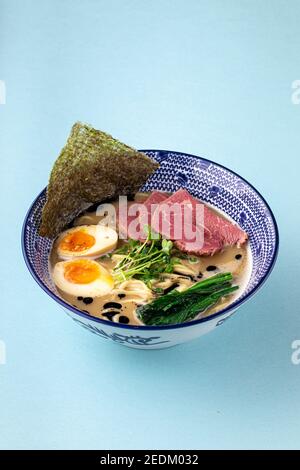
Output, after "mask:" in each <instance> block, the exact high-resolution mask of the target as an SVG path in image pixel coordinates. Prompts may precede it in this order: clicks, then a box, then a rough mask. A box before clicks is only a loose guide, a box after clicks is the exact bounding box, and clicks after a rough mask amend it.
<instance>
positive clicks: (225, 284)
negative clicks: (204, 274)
mask: <svg viewBox="0 0 300 470" xmlns="http://www.w3.org/2000/svg"><path fill="white" fill-rule="evenodd" d="M232 279H233V278H232V274H231V273H224V274H216V275H215V276H212V277H210V278H208V279H205V280H203V281H200V282H197V283H196V284H194V285H192V286H191V287H189V288H188V289H186V290H185V291H183V292H178V291H176V290H173V291H171V292H170V293H169V294H166V295H164V296H162V297H159V298H157V299H156V300H154V301H153V302H151V303H149V304H146V305H142V306H140V307H138V309H137V315H138V317H139V318H140V319H141V320H142V322H143V323H144V324H145V325H152V326H153V325H173V324H175V323H184V322H186V321H189V320H192V319H193V318H195V317H196V316H197V315H198V314H199V313H201V312H203V311H205V310H206V309H207V308H209V307H212V306H213V305H215V304H216V303H217V302H218V301H219V300H220V299H221V298H222V297H225V296H227V295H230V294H232V293H233V292H234V291H236V290H237V289H238V286H232V284H231V282H232Z"/></svg>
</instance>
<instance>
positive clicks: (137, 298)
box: [50, 193, 251, 325]
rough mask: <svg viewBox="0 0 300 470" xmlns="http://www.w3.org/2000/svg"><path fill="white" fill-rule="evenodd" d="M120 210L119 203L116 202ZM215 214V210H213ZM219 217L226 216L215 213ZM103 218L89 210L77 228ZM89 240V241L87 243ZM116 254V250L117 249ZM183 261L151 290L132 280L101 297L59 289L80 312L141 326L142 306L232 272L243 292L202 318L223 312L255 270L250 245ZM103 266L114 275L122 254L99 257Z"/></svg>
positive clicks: (53, 259) (55, 251)
mask: <svg viewBox="0 0 300 470" xmlns="http://www.w3.org/2000/svg"><path fill="white" fill-rule="evenodd" d="M148 196H149V194H147V193H137V194H136V195H135V201H136V202H143V201H144V200H145V199H146V198H147V197H148ZM113 204H114V206H115V207H116V209H117V208H118V201H115V202H113ZM213 210H214V211H215V209H213ZM215 212H217V214H218V215H219V216H222V217H224V214H222V213H220V212H219V211H215ZM101 218H102V217H101V216H97V215H96V212H95V211H87V212H85V213H84V214H83V215H81V216H80V217H77V218H76V219H75V220H74V223H73V225H74V226H80V225H86V226H89V225H96V224H98V222H99V221H100V220H101ZM88 241H89V239H88V238H87V243H88ZM58 243H59V242H58V240H56V241H55V242H54V244H53V247H52V251H51V256H50V267H51V269H53V268H54V266H55V265H56V263H58V262H59V261H62V258H61V257H60V256H59V254H58ZM124 243H126V242H124V240H118V242H117V249H118V248H120V247H121V246H122V245H124ZM114 251H115V250H114ZM179 258H180V261H179V262H178V263H175V264H174V266H173V272H171V273H162V275H161V276H160V277H159V279H156V280H155V281H154V282H153V284H152V287H153V289H149V288H148V287H147V286H146V285H145V284H144V283H143V282H142V281H140V280H137V279H134V278H131V279H128V280H124V281H123V282H120V283H118V285H117V286H115V287H114V288H113V289H112V290H111V291H110V292H108V293H107V294H104V295H103V296H101V297H97V296H96V297H92V296H86V297H85V296H84V295H70V294H68V293H66V292H64V291H62V290H61V289H59V288H58V291H59V293H60V295H61V297H62V298H63V299H65V300H66V301H67V302H68V303H69V304H71V305H73V306H74V307H77V308H78V309H80V310H82V311H84V312H86V313H88V314H90V315H92V316H94V317H98V318H101V319H103V320H108V321H113V322H118V323H123V324H132V325H141V324H143V323H142V322H141V320H140V319H139V318H138V316H137V314H136V311H137V308H138V307H139V306H140V305H143V304H145V303H148V302H151V301H152V300H154V299H155V298H156V297H158V296H159V295H162V294H167V293H168V292H171V291H172V290H173V289H176V290H178V291H184V290H185V289H187V288H188V287H190V286H192V285H193V284H195V283H197V282H199V281H200V280H204V279H206V278H209V277H211V276H214V275H215V274H218V273H228V272H230V273H232V275H233V279H234V283H235V284H237V285H238V286H239V289H238V290H237V291H236V292H234V293H233V294H231V295H228V296H226V297H224V298H221V299H220V300H219V301H218V303H217V304H215V305H213V306H212V307H209V308H207V309H206V310H205V311H203V312H202V313H201V314H199V315H198V317H196V318H199V317H201V318H202V317H205V316H209V315H211V314H213V313H215V312H216V311H218V310H221V309H223V308H225V307H226V306H228V305H229V304H230V303H232V302H233V301H234V300H235V299H236V298H237V297H239V296H240V295H241V294H242V292H243V290H244V289H245V287H246V285H247V282H248V279H249V275H250V271H251V253H250V249H249V247H248V244H247V243H245V244H243V245H242V246H240V247H238V246H236V245H235V246H227V247H225V248H224V249H223V251H221V252H218V253H216V254H214V255H212V256H194V255H193V256H188V255H184V256H182V257H181V256H180V254H179ZM97 261H100V263H101V265H102V266H103V267H105V268H106V270H107V271H108V272H109V273H113V269H114V268H115V267H116V265H117V264H118V262H119V261H120V255H118V254H114V252H112V253H111V254H110V255H109V256H107V255H104V256H101V257H99V258H97Z"/></svg>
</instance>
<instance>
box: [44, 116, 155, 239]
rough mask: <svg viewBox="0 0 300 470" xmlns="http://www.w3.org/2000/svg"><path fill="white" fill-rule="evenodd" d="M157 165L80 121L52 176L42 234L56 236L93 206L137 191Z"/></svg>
mask: <svg viewBox="0 0 300 470" xmlns="http://www.w3.org/2000/svg"><path fill="white" fill-rule="evenodd" d="M158 166H159V165H158V163H156V162H154V161H153V160H151V159H150V158H149V157H148V156H147V155H145V154H144V153H141V152H138V151H137V150H135V149H133V148H131V147H129V146H128V145H125V144H123V143H121V142H119V141H118V140H116V139H114V138H113V137H112V136H111V135H109V134H106V133H105V132H102V131H98V130H96V129H93V128H92V127H90V126H88V125H86V124H82V123H80V122H77V123H76V124H74V126H73V127H72V130H71V134H70V136H69V138H68V141H67V143H66V145H65V146H64V148H63V149H62V151H61V153H60V155H59V157H58V158H57V160H56V162H55V163H54V166H53V169H52V172H51V175H50V181H49V184H48V188H47V201H46V204H45V206H44V209H43V214H42V224H41V227H40V235H42V236H45V237H49V238H54V237H55V236H56V235H58V234H59V232H61V231H62V230H63V229H64V228H65V227H66V226H67V224H69V223H70V222H71V221H72V220H73V219H74V217H76V216H77V215H78V214H79V213H80V212H82V211H83V210H85V209H87V208H88V207H89V206H90V205H92V204H94V203H97V202H102V201H105V200H107V199H110V198H115V197H117V196H118V195H126V194H133V193H135V192H137V191H138V189H139V188H140V186H141V185H143V184H144V183H145V181H146V180H147V178H148V177H149V176H150V175H151V174H152V173H153V171H154V170H156V169H157V168H158Z"/></svg>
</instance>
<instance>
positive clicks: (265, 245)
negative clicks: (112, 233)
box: [22, 150, 279, 347]
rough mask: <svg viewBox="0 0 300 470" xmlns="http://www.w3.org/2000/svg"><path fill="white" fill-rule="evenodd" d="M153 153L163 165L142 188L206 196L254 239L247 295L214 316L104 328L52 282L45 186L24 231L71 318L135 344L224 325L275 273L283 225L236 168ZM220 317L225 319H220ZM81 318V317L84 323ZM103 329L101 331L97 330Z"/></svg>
mask: <svg viewBox="0 0 300 470" xmlns="http://www.w3.org/2000/svg"><path fill="white" fill-rule="evenodd" d="M143 151H144V152H145V153H147V155H149V157H151V158H153V159H155V160H156V161H158V162H159V163H160V168H159V169H158V170H157V171H156V172H155V173H154V174H153V175H152V176H151V177H150V178H149V179H148V180H147V182H146V184H145V185H144V186H143V187H142V188H141V190H142V191H153V190H155V189H156V190H161V191H169V192H174V191H177V190H178V189H179V188H180V187H185V188H186V189H187V190H188V191H189V192H190V193H191V194H192V195H193V196H195V197H196V198H199V199H200V200H202V201H205V202H207V203H209V204H212V205H213V206H215V207H217V208H218V209H220V210H222V211H223V212H225V213H226V214H227V215H228V216H230V217H231V218H232V219H233V220H234V221H236V222H237V223H238V224H239V225H240V226H242V228H243V229H244V230H245V231H246V232H247V233H248V235H249V244H250V249H251V252H252V258H253V268H252V273H251V276H250V280H249V282H248V285H247V287H246V289H245V291H244V292H243V294H242V296H241V297H240V298H239V299H238V300H237V301H236V302H235V303H234V304H232V305H230V306H229V307H227V308H225V309H224V310H223V311H221V312H218V313H216V314H214V315H212V316H211V317H208V318H202V319H200V320H194V321H192V322H189V323H185V324H181V325H171V326H166V327H153V328H149V327H145V326H135V327H134V326H132V325H121V324H118V325H117V326H116V324H114V327H115V328H118V329H120V328H121V329H123V330H131V331H133V332H136V333H137V331H135V330H138V332H139V334H134V335H131V336H130V335H129V336H128V335H123V334H118V333H116V332H107V331H105V329H104V330H103V329H102V328H104V326H105V324H106V325H107V324H110V323H111V322H107V321H104V320H101V319H99V318H94V317H91V316H89V315H87V314H85V313H84V312H81V311H80V310H78V309H76V308H75V307H72V306H70V305H68V304H67V303H66V302H64V301H63V300H62V299H61V298H60V297H59V296H58V293H57V291H56V288H55V286H54V284H53V282H52V279H51V276H50V272H49V264H48V257H49V252H50V250H51V245H52V242H51V241H50V240H49V239H47V238H42V237H40V236H39V235H38V226H39V223H40V220H41V213H42V209H43V206H44V204H45V200H46V190H43V191H42V192H41V194H40V195H39V196H38V197H37V198H36V200H35V201H34V202H33V204H32V206H31V208H30V209H29V211H28V214H27V215H26V218H25V221H24V226H23V233H22V247H23V254H24V258H25V261H26V264H27V266H28V268H29V270H30V272H31V274H32V275H33V277H34V278H35V280H36V281H37V282H38V283H39V284H40V286H41V287H42V288H43V289H44V290H45V291H46V292H47V293H48V294H49V295H50V296H51V297H53V298H54V299H55V300H56V301H57V302H59V303H60V304H61V305H62V306H63V307H64V308H65V309H67V311H68V313H69V314H71V316H72V318H73V319H74V320H76V321H78V322H80V317H81V318H82V320H83V319H84V320H85V321H84V322H83V323H85V325H83V326H85V328H88V329H90V330H91V331H93V332H94V333H96V334H99V335H100V336H102V337H104V338H106V339H107V338H110V339H112V340H113V341H116V342H118V343H120V344H124V343H127V344H129V345H130V344H131V345H132V344H133V345H134V346H136V345H141V346H142V347H147V346H149V345H153V344H154V343H157V344H160V343H168V342H170V343H171V342H172V341H171V340H170V341H169V340H167V339H165V338H163V339H162V338H161V337H160V336H158V335H157V334H153V329H155V331H156V332H157V331H159V330H165V329H171V330H174V329H176V328H183V327H187V326H192V325H195V324H200V323H203V322H209V321H211V320H212V319H214V317H216V318H217V320H216V322H215V323H214V327H215V326H218V325H220V324H222V323H223V322H224V321H225V319H226V318H228V317H229V316H231V315H232V313H233V312H234V310H236V308H237V307H239V305H240V304H241V303H243V302H244V301H245V300H246V299H247V298H249V297H250V296H251V295H252V294H254V293H255V292H256V290H257V289H258V288H259V287H260V286H261V285H262V284H263V282H264V280H265V279H266V278H267V276H268V274H269V273H270V272H271V270H272V268H273V266H274V263H275V260H276V256H277V252H278V243H279V240H278V229H277V224H276V221H275V218H274V215H273V213H272V211H271V209H270V208H269V206H268V204H267V203H266V201H265V200H264V199H263V197H262V196H261V195H260V194H259V192H258V191H257V190H256V189H255V188H254V187H253V186H252V185H251V184H250V183H248V182H247V181H246V180H244V179H243V178H241V177H240V176H239V175H237V174H236V173H234V172H233V171H231V170H229V169H227V168H225V167H223V166H222V165H219V164H217V163H214V162H211V161H209V160H207V159H204V158H201V157H197V156H194V155H189V154H185V153H181V152H173V151H167V150H143ZM219 317H220V318H219ZM88 319H91V320H93V321H94V322H97V324H98V325H99V323H101V325H100V327H101V328H97V325H96V326H95V324H90V323H89V322H88V321H87V320H88ZM81 323H82V322H81ZM97 329H98V331H96V330H97ZM146 330H148V331H150V332H151V330H152V333H151V336H149V335H147V336H142V335H141V332H142V331H143V332H145V331H146Z"/></svg>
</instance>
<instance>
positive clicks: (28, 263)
mask: <svg viewBox="0 0 300 470" xmlns="http://www.w3.org/2000/svg"><path fill="white" fill-rule="evenodd" d="M139 152H145V153H146V152H152V153H171V154H175V155H183V156H187V157H193V158H198V159H200V160H204V161H206V162H209V163H211V164H213V165H215V166H218V167H220V168H223V169H225V170H226V171H229V172H230V173H232V174H233V175H235V176H237V177H238V178H239V179H241V180H242V181H244V182H245V183H246V184H247V185H248V186H250V187H251V188H252V189H253V190H254V191H255V192H256V193H257V195H258V196H259V197H260V199H261V200H262V202H263V203H264V205H265V206H266V208H267V210H268V212H269V214H270V217H271V220H272V223H273V225H274V229H275V249H274V253H273V256H272V260H271V262H270V265H269V268H268V271H267V272H266V273H265V275H264V276H263V277H262V278H261V279H260V281H259V283H258V284H257V285H256V286H255V287H254V288H253V289H252V290H251V291H250V292H248V294H246V295H245V296H244V297H243V298H242V299H237V300H236V301H235V302H233V303H232V304H230V305H229V306H228V307H226V308H224V309H222V310H220V311H218V312H216V313H214V314H213V315H210V316H208V317H205V318H199V319H198V320H192V321H190V322H186V323H179V324H174V325H162V326H146V325H126V324H122V323H115V322H112V321H109V320H102V319H101V318H98V317H94V316H93V315H88V314H86V313H85V312H82V311H81V310H79V309H78V308H76V307H73V306H72V305H70V304H68V303H67V302H65V301H64V300H63V299H62V298H60V297H59V296H58V295H56V294H55V293H54V292H52V291H51V290H50V289H49V288H48V287H47V286H46V284H44V282H43V281H42V280H41V279H40V277H39V276H38V275H37V273H36V272H35V270H34V267H33V265H32V263H31V261H30V260H29V258H28V255H27V250H26V247H25V230H26V226H27V221H28V218H29V216H30V214H31V211H32V208H33V207H34V206H35V204H36V202H37V200H38V199H39V198H40V197H41V196H42V195H43V194H44V193H45V192H46V190H47V186H46V187H45V188H44V189H43V190H42V191H41V192H40V193H39V194H38V195H37V196H36V198H35V199H34V201H33V202H32V204H31V205H30V207H29V209H28V210H27V213H26V215H25V218H24V222H23V226H22V232H21V245H22V253H23V258H24V261H25V264H26V266H27V268H28V270H29V272H30V274H31V275H32V277H33V279H34V280H35V281H36V282H37V284H38V285H39V286H40V287H41V288H42V289H43V290H44V291H45V292H46V293H47V294H48V295H49V296H50V297H51V298H52V299H53V300H55V301H56V302H57V303H58V304H60V305H61V306H62V307H63V308H66V309H68V310H70V311H71V312H73V313H74V314H76V315H78V316H80V317H83V318H85V319H86V320H90V321H95V322H96V323H100V324H102V325H104V326H105V325H106V326H110V327H115V328H120V329H123V330H135V331H139V330H144V331H151V330H152V331H153V330H154V331H160V330H175V329H179V328H188V327H192V326H196V325H199V324H201V323H206V322H209V321H212V320H214V319H215V318H218V317H220V316H223V315H224V314H229V313H230V312H232V313H233V312H234V311H235V310H237V309H238V308H239V307H240V306H241V305H243V304H244V303H245V302H247V301H248V300H249V299H250V298H251V297H252V296H253V295H254V294H255V293H256V292H257V291H258V290H259V289H260V288H261V287H262V286H263V284H264V283H265V282H266V280H267V279H268V277H269V275H270V274H271V272H272V270H273V268H274V266H275V263H276V260H277V256H278V250H279V230H278V225H277V222H276V219H275V216H274V214H273V211H272V209H271V208H270V206H269V204H268V202H267V201H266V199H265V198H264V197H263V196H262V194H261V193H260V192H259V191H258V190H257V189H256V188H255V186H253V185H252V184H251V183H249V181H247V180H246V179H245V178H243V177H242V176H240V175H239V174H238V173H236V172H235V171H233V170H231V169H230V168H228V167H226V166H224V165H222V164H220V163H216V162H214V161H213V160H210V159H208V158H204V157H201V156H199V155H193V154H190V153H185V152H178V151H174V150H163V149H140V150H139ZM227 316H228V315H227Z"/></svg>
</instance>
